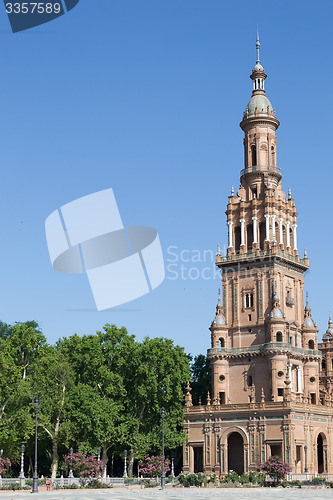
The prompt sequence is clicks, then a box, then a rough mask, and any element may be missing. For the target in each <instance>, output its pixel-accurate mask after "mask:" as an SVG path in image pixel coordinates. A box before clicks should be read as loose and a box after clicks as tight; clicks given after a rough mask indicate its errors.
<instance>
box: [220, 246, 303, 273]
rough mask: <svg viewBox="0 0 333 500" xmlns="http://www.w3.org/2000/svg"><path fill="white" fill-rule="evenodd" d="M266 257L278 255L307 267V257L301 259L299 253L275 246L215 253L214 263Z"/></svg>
mask: <svg viewBox="0 0 333 500" xmlns="http://www.w3.org/2000/svg"><path fill="white" fill-rule="evenodd" d="M267 257H279V258H281V259H284V260H288V261H292V262H295V263H297V264H301V265H302V266H304V267H306V269H308V268H309V264H308V259H301V258H300V257H299V255H292V254H289V253H287V252H284V251H283V250H280V249H278V247H277V246H275V247H272V248H269V249H267V250H257V251H255V252H247V253H239V254H237V253H234V254H231V255H225V256H222V255H219V254H218V255H217V256H216V265H218V264H219V263H222V262H234V261H236V262H237V261H246V260H263V259H266V258H267Z"/></svg>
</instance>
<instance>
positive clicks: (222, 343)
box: [219, 337, 225, 347]
mask: <svg viewBox="0 0 333 500" xmlns="http://www.w3.org/2000/svg"><path fill="white" fill-rule="evenodd" d="M219 341H220V347H225V342H224V338H223V337H221V338H220V339H219Z"/></svg>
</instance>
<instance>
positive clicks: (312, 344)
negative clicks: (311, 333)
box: [309, 339, 314, 349]
mask: <svg viewBox="0 0 333 500" xmlns="http://www.w3.org/2000/svg"><path fill="white" fill-rule="evenodd" d="M309 349H314V341H313V340H312V339H310V340H309Z"/></svg>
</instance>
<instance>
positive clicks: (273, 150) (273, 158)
mask: <svg viewBox="0 0 333 500" xmlns="http://www.w3.org/2000/svg"><path fill="white" fill-rule="evenodd" d="M271 162H272V166H273V167H275V166H276V157H275V149H274V146H271Z"/></svg>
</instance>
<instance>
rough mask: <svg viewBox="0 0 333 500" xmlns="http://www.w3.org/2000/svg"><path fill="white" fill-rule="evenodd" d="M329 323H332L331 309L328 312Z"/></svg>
mask: <svg viewBox="0 0 333 500" xmlns="http://www.w3.org/2000/svg"><path fill="white" fill-rule="evenodd" d="M328 323H329V324H330V323H332V318H331V309H330V310H329V312H328Z"/></svg>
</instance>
